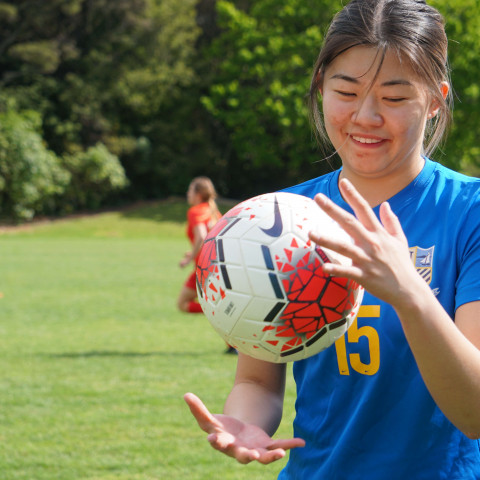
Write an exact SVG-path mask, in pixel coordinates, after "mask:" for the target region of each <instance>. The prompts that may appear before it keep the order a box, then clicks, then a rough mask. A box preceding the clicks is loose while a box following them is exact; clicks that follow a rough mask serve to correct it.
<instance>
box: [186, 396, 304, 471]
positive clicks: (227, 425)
mask: <svg viewBox="0 0 480 480" xmlns="http://www.w3.org/2000/svg"><path fill="white" fill-rule="evenodd" d="M184 399H185V402H187V404H188V406H189V407H190V411H191V412H192V414H193V416H194V417H195V419H196V420H197V423H198V425H199V426H200V428H201V429H202V430H203V431H204V432H206V433H207V434H208V436H207V440H208V441H209V442H210V445H211V446H212V447H213V448H215V449H216V450H219V451H220V452H222V453H224V454H225V455H228V456H230V457H233V458H235V459H236V460H237V461H238V462H240V463H250V462H252V461H257V462H260V463H263V464H268V463H272V462H274V461H276V460H279V459H281V458H283V457H284V456H285V454H286V450H289V449H291V448H296V447H303V446H304V445H305V442H304V440H302V439H300V438H291V439H286V440H274V439H272V437H270V436H269V435H268V434H267V433H266V432H265V431H264V430H262V429H261V428H260V427H257V426H256V425H252V424H246V423H244V422H242V421H240V420H238V419H236V418H234V417H230V416H228V415H213V414H211V413H210V412H209V410H208V409H207V407H206V406H205V405H204V404H203V402H202V401H201V400H200V399H199V398H198V397H197V396H196V395H194V394H193V393H186V394H185V395H184Z"/></svg>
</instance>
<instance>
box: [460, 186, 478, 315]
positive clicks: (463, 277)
mask: <svg viewBox="0 0 480 480" xmlns="http://www.w3.org/2000/svg"><path fill="white" fill-rule="evenodd" d="M457 255H458V257H457V258H458V259H459V274H458V277H457V282H456V285H455V287H456V294H455V309H457V308H458V307H460V306H461V305H463V304H465V303H469V302H474V301H477V300H480V190H478V191H477V192H476V194H475V195H474V196H473V199H472V203H471V206H470V208H469V209H468V212H467V214H466V215H465V217H464V221H463V222H462V224H461V225H460V230H459V242H458V252H457Z"/></svg>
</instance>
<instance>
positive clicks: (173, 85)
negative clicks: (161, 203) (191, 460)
mask: <svg viewBox="0 0 480 480" xmlns="http://www.w3.org/2000/svg"><path fill="white" fill-rule="evenodd" d="M477 2H478V0H432V1H431V2H429V3H431V4H432V5H434V6H435V7H437V8H438V9H440V11H441V12H442V13H443V14H444V15H445V17H446V19H447V32H448V35H449V38H450V62H451V68H452V78H453V85H454V90H455V95H456V108H455V123H454V126H453V129H452V131H451V134H450V136H449V140H448V142H447V144H446V145H445V146H444V148H443V149H442V150H439V151H438V152H437V154H436V158H435V159H436V160H438V161H440V162H441V163H444V164H445V165H447V166H450V167H452V168H454V169H456V170H458V171H462V172H464V173H467V174H470V175H478V174H479V173H480V149H479V145H478V140H477V136H478V128H479V127H478V125H479V124H480V108H479V107H480V105H479V97H480V84H479V80H478V79H479V78H480V51H479V50H480V47H479V45H480V10H479V9H478V4H477ZM342 3H344V2H341V1H336V0H256V1H251V0H236V1H220V0H219V1H215V0H181V1H178V0H115V1H113V0H12V1H0V217H1V220H2V221H4V222H12V221H14V222H19V221H20V222H21V221H26V220H30V219H32V218H34V217H38V216H41V215H65V214H69V213H74V212H79V211H82V212H83V211H88V210H95V209H99V208H102V207H105V206H116V205H124V204H128V203H131V202H134V201H138V200H149V199H164V198H167V197H170V196H174V195H182V196H183V195H184V194H185V191H186V188H187V186H188V183H189V181H190V180H191V179H192V178H193V177H194V176H196V175H208V176H209V177H211V179H212V180H213V182H214V184H215V185H216V187H217V189H218V191H219V194H220V195H221V196H223V197H227V198H234V199H244V198H247V197H249V196H253V195H255V194H258V193H260V192H266V191H272V190H276V189H279V188H282V187H285V186H288V185H291V184H295V183H298V182H300V181H303V180H306V179H308V178H312V177H316V176H319V175H321V174H323V173H325V172H326V171H328V170H330V169H331V168H332V166H335V165H337V163H336V161H335V159H333V162H332V161H331V162H330V163H329V162H327V161H325V160H323V158H324V154H323V153H322V152H321V151H320V150H319V148H318V147H317V146H316V144H315V140H314V135H313V132H312V129H311V128H310V125H309V121H308V114H307V110H306V104H305V97H306V94H307V92H308V86H309V82H310V75H311V69H312V67H313V64H314V61H315V58H316V55H317V53H318V51H319V48H320V45H321V43H322V37H323V33H324V29H325V28H326V25H327V24H328V23H329V21H330V20H331V18H332V15H333V13H334V12H335V11H337V10H338V9H339V8H340V6H341V4H342Z"/></svg>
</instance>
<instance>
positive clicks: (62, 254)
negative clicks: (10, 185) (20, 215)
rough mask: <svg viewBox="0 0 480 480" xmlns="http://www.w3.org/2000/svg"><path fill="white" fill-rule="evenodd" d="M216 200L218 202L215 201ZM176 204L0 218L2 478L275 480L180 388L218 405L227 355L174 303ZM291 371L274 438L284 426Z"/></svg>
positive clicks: (179, 228) (226, 379) (182, 242)
mask: <svg viewBox="0 0 480 480" xmlns="http://www.w3.org/2000/svg"><path fill="white" fill-rule="evenodd" d="M223 210H224V211H225V208H223ZM185 212H186V205H185V203H184V202H183V201H168V202H163V203H158V204H149V205H144V206H139V207H137V208H132V209H129V210H127V211H123V212H110V213H102V214H98V215H91V216H85V217H77V218H71V219H65V220H59V221H55V222H40V223H38V224H34V225H31V226H28V227H26V228H22V229H17V230H13V231H12V230H6V229H0V272H1V276H0V318H1V320H0V342H1V343H0V478H1V479H2V480H13V479H15V480H20V479H22V480H56V479H62V480H75V479H91V480H94V479H95V480H110V479H115V480H123V479H125V480H127V479H128V480H149V479H162V480H166V479H169V480H171V479H179V480H180V479H182V480H184V479H187V478H188V479H208V480H216V479H235V480H237V479H238V480H240V479H248V480H252V479H257V478H262V479H269V478H271V479H274V478H276V475H277V474H278V472H279V470H280V469H281V468H282V466H283V465H284V464H285V459H284V460H282V461H281V462H278V463H277V464H274V465H270V466H262V465H259V464H250V465H247V466H244V465H240V464H237V463H236V462H235V461H234V460H232V459H230V458H226V457H224V456H222V455H220V454H219V453H218V452H215V451H214V450H213V449H211V447H210V446H209V445H208V443H207V441H206V439H205V434H204V433H203V432H201V431H200V430H199V429H198V427H197V426H196V423H195V421H194V419H193V417H192V416H191V415H190V412H189V410H188V407H187V406H186V404H185V403H184V402H183V399H182V396H183V394H184V393H185V392H187V391H193V392H195V393H197V394H198V395H199V396H200V397H201V398H202V399H203V400H204V401H205V403H206V404H207V406H209V407H210V408H211V410H212V411H220V410H221V408H222V405H223V401H224V399H225V396H226V394H227V393H228V391H229V388H230V387H231V385H232V381H233V376H234V371H235V363H236V359H235V357H234V356H231V355H225V354H224V353H223V351H224V344H223V341H222V340H221V339H220V337H218V336H217V334H216V333H215V332H214V331H213V329H212V328H211V327H210V325H209V324H208V321H207V320H206V318H205V317H204V316H203V315H188V314H182V313H180V312H178V311H177V310H176V307H175V300H176V296H177V293H178V291H179V289H180V287H181V285H182V283H183V281H184V279H185V278H186V275H187V273H188V271H185V270H181V269H180V268H179V267H178V261H179V260H180V258H181V256H182V255H183V253H184V251H185V250H187V249H188V243H187V240H186V238H185V231H184V230H185V224H184V218H185ZM293 403H294V386H293V381H292V379H291V375H289V383H288V386H287V397H286V406H285V415H284V420H283V423H282V425H281V427H280V429H279V432H278V433H277V435H278V436H283V437H286V436H290V435H291V423H292V419H293Z"/></svg>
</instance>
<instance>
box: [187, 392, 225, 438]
mask: <svg viewBox="0 0 480 480" xmlns="http://www.w3.org/2000/svg"><path fill="white" fill-rule="evenodd" d="M183 399H184V400H185V402H186V403H187V405H188V406H189V408H190V411H191V412H192V415H193V416H194V417H195V420H196V421H197V423H198V426H199V427H200V428H201V429H202V430H203V431H204V432H206V433H213V432H215V431H216V430H217V429H219V428H223V424H222V423H221V422H220V421H219V420H218V419H217V418H215V417H214V416H213V415H212V414H211V413H210V411H209V410H208V408H207V407H206V406H205V404H204V403H203V402H202V401H201V400H200V399H199V398H198V397H197V396H196V395H195V394H193V393H186V394H185V395H184V396H183Z"/></svg>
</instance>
